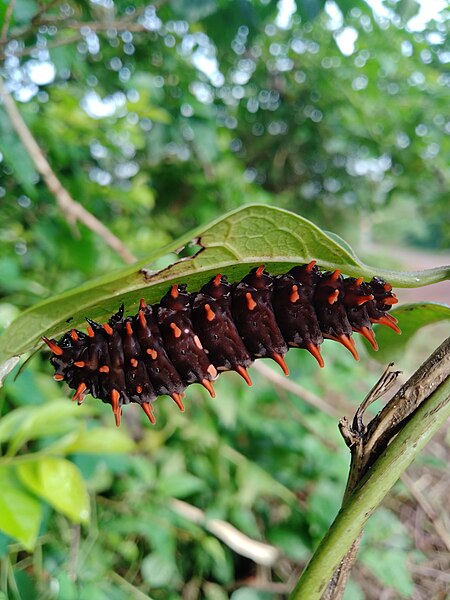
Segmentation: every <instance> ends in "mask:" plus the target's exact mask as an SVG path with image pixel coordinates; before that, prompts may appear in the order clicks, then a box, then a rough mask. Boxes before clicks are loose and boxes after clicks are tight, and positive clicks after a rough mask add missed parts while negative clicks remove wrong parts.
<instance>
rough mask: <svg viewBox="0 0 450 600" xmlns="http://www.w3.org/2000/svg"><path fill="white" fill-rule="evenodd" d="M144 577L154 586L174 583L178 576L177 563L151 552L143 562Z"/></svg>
mask: <svg viewBox="0 0 450 600" xmlns="http://www.w3.org/2000/svg"><path fill="white" fill-rule="evenodd" d="M141 572H142V577H143V579H144V581H145V582H146V583H148V584H149V585H151V586H152V587H163V586H166V585H169V584H170V583H173V580H174V578H176V577H177V571H176V568H175V565H174V563H173V562H172V561H170V560H169V559H168V558H167V557H165V556H163V555H160V554H149V555H148V556H146V557H145V558H144V560H143V561H142V564H141Z"/></svg>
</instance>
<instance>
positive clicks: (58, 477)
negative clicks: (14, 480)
mask: <svg viewBox="0 0 450 600" xmlns="http://www.w3.org/2000/svg"><path fill="white" fill-rule="evenodd" d="M16 468H17V473H18V475H19V477H20V479H21V481H22V482H23V484H24V485H26V486H27V487H28V488H29V489H30V490H32V491H33V492H34V493H35V494H36V495H37V496H40V497H41V498H43V499H44V500H47V502H48V503H49V504H51V505H52V506H53V507H54V508H55V509H56V510H58V511H59V512H61V513H63V514H64V515H66V516H67V517H69V519H71V520H72V521H74V522H75V523H87V522H88V520H89V511H90V509H89V496H88V493H87V491H86V485H85V483H84V481H83V478H82V477H81V473H80V471H79V470H78V468H77V467H76V466H75V465H74V464H73V463H71V462H69V461H68V460H65V459H64V458H55V457H52V456H47V457H44V458H40V459H38V460H31V461H30V462H24V463H21V464H19V465H17V467H16Z"/></svg>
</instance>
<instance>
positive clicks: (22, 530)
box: [0, 465, 41, 552]
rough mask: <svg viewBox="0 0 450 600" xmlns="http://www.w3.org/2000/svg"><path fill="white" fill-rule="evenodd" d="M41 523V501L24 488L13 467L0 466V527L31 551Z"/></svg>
mask: <svg viewBox="0 0 450 600" xmlns="http://www.w3.org/2000/svg"><path fill="white" fill-rule="evenodd" d="M40 523H41V503H40V502H39V500H37V499H36V498H35V497H34V496H33V495H32V494H30V493H29V492H28V491H27V490H25V489H24V488H23V487H22V485H21V483H20V481H18V479H17V478H16V477H15V475H14V472H13V467H12V465H11V466H7V467H0V529H1V530H2V531H3V532H4V533H6V534H8V535H10V536H11V537H13V538H15V539H16V540H18V541H19V542H21V543H22V544H23V545H24V547H25V549H26V550H28V551H30V552H31V551H32V550H33V549H34V546H35V545H36V540H37V536H38V533H39V526H40Z"/></svg>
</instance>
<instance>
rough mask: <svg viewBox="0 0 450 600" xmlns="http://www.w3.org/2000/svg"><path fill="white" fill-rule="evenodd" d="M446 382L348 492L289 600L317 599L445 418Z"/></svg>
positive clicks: (449, 395) (449, 387) (449, 389)
mask: <svg viewBox="0 0 450 600" xmlns="http://www.w3.org/2000/svg"><path fill="white" fill-rule="evenodd" d="M449 400H450V378H447V380H446V381H445V382H444V383H442V384H441V385H440V386H439V387H438V388H437V390H436V391H435V392H434V393H433V394H432V395H431V396H430V397H429V398H428V399H427V400H426V401H425V402H423V404H422V405H421V406H420V407H419V408H418V409H417V411H416V412H415V414H414V416H413V417H412V418H411V419H410V421H409V422H408V423H407V424H406V425H405V426H404V428H403V429H402V430H401V431H400V432H399V433H398V435H397V437H396V438H395V439H394V440H393V441H392V442H391V443H390V444H389V446H388V447H387V449H386V450H385V452H384V453H383V454H382V455H381V456H380V458H379V459H378V460H377V462H376V463H375V465H374V466H373V468H372V469H371V470H370V471H369V473H368V475H367V476H366V478H365V479H364V480H363V481H362V482H361V484H360V485H359V486H358V487H357V488H356V490H355V491H354V492H353V494H351V496H350V497H349V499H348V501H347V502H346V503H345V504H344V506H343V507H342V509H341V510H340V512H339V513H338V515H337V517H336V519H335V520H334V523H333V524H332V526H331V527H330V529H329V530H328V532H327V534H326V535H325V537H324V538H323V540H322V542H321V543H320V545H319V547H318V548H317V550H316V552H315V554H314V556H313V557H312V559H311V560H310V562H309V564H308V565H307V567H306V569H305V570H304V571H303V573H302V575H301V577H300V579H299V581H298V582H297V585H296V586H295V589H294V591H293V592H292V594H291V596H290V600H320V598H321V597H322V594H323V592H324V591H325V589H326V587H327V585H328V582H329V580H330V579H331V577H332V575H333V573H334V572H335V570H336V569H337V568H338V566H339V564H340V562H341V560H342V559H343V557H344V556H345V554H346V553H347V552H348V550H349V548H350V547H351V545H352V544H353V541H354V540H355V539H356V538H357V536H358V535H359V533H360V532H361V531H362V529H363V527H364V525H365V523H366V521H367V520H368V518H369V517H370V515H371V514H372V513H373V512H374V511H375V509H376V508H377V507H378V505H379V504H380V503H381V501H382V500H383V498H384V497H385V496H386V495H387V493H388V492H389V490H390V489H391V488H392V486H393V485H394V484H395V482H396V481H397V480H398V479H399V477H400V476H401V475H402V473H403V472H404V471H405V470H406V469H407V467H408V466H409V465H410V464H411V463H412V461H413V460H414V459H415V458H416V456H417V455H418V454H419V453H420V452H421V450H422V449H423V448H424V446H425V445H426V444H427V443H428V442H429V441H430V439H431V438H432V437H433V436H434V434H435V433H436V432H437V431H438V429H439V428H440V427H441V426H442V425H443V424H444V423H445V422H446V420H447V419H448V418H449V417H450V401H449Z"/></svg>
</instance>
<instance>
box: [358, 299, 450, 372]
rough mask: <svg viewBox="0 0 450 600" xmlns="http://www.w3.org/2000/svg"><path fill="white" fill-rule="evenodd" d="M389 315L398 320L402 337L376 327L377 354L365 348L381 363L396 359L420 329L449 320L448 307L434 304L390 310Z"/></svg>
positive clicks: (405, 305) (417, 304) (425, 303)
mask: <svg viewBox="0 0 450 600" xmlns="http://www.w3.org/2000/svg"><path fill="white" fill-rule="evenodd" d="M390 314H391V315H392V316H393V317H396V318H397V319H398V325H399V327H400V329H401V330H402V335H397V334H396V333H394V332H393V331H392V330H391V329H389V328H387V327H381V326H378V325H376V326H375V331H376V336H377V342H378V346H379V350H378V352H374V351H373V350H372V348H371V346H370V344H369V343H366V347H367V348H368V349H369V351H370V352H371V353H372V355H373V357H374V358H376V359H377V360H379V361H380V362H382V363H385V362H388V361H390V360H396V359H398V358H399V357H400V356H401V355H402V354H403V352H404V351H405V348H406V347H407V345H408V343H409V341H410V340H411V338H412V337H413V336H414V335H415V334H416V333H417V332H418V330H419V329H421V328H422V327H425V326H426V325H431V324H432V323H438V322H440V321H445V320H449V319H450V306H447V305H445V304H434V303H433V302H417V303H414V304H404V305H403V306H399V307H398V308H396V309H394V310H392V311H391V312H390Z"/></svg>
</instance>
